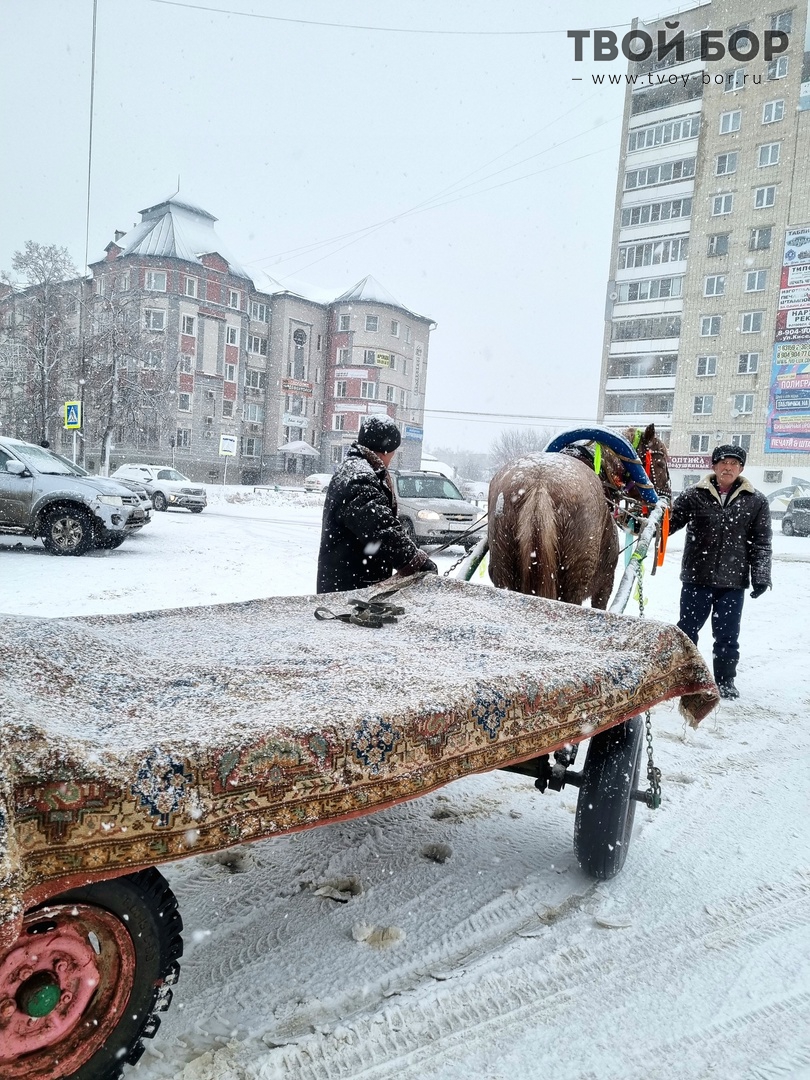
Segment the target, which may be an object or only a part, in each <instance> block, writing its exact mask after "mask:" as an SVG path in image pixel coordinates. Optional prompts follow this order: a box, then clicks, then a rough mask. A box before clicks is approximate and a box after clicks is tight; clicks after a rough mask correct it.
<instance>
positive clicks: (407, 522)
mask: <svg viewBox="0 0 810 1080" xmlns="http://www.w3.org/2000/svg"><path fill="white" fill-rule="evenodd" d="M392 475H393V477H394V481H395V483H396V489H397V504H398V507H397V513H398V515H399V520H400V521H401V522H402V525H403V528H404V529H405V531H406V532H407V533H408V535H409V536H410V537H411V539H413V540H414V541H415V542H416V543H417V544H445V543H448V542H449V543H453V542H455V543H458V544H463V545H464V546H465V547H473V546H474V545H475V544H476V543H477V542H478V540H479V539H480V538H481V535H482V534H481V532H468V530H470V529H472V527H473V526H474V525H475V524H476V523H477V522H478V521H479V520H480V519H481V518H482V517H483V516H484V515H483V512H482V511H481V510H479V509H478V507H477V506H474V505H473V504H472V503H471V502H467V500H466V499H465V498H464V496H463V495H462V494H461V492H460V491H459V490H458V488H457V487H456V485H455V484H454V483H453V481H452V480H448V479H447V477H446V476H444V475H443V474H442V473H439V472H425V471H421V470H413V471H408V470H404V469H403V470H399V471H398V472H396V473H393V474H392Z"/></svg>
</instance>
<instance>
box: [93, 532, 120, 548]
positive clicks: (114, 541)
mask: <svg viewBox="0 0 810 1080" xmlns="http://www.w3.org/2000/svg"><path fill="white" fill-rule="evenodd" d="M126 538H127V534H126V533H113V534H112V535H111V536H105V537H103V538H102V539H101V540H97V541H96V547H97V548H99V549H100V550H101V551H115V549H116V548H120V547H121V545H122V544H123V542H124V541H125V540H126Z"/></svg>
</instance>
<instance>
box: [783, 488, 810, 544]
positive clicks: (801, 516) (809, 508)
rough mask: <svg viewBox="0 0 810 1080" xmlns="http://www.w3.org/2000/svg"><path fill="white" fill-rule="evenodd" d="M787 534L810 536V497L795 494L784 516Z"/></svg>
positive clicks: (784, 531)
mask: <svg viewBox="0 0 810 1080" xmlns="http://www.w3.org/2000/svg"><path fill="white" fill-rule="evenodd" d="M782 532H783V533H784V534H785V536H810V497H808V496H807V495H794V496H793V498H792V499H791V500H790V502H789V503H788V504H787V510H785V514H784V517H783V518H782Z"/></svg>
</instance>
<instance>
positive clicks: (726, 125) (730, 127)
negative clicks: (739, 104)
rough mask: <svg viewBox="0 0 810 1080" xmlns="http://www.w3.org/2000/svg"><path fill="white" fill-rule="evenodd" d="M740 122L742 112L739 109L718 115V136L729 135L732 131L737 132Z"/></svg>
mask: <svg viewBox="0 0 810 1080" xmlns="http://www.w3.org/2000/svg"><path fill="white" fill-rule="evenodd" d="M741 121H742V111H741V110H740V109H734V110H733V112H724V113H720V134H721V135H730V134H731V132H732V131H739V130H740V123H741Z"/></svg>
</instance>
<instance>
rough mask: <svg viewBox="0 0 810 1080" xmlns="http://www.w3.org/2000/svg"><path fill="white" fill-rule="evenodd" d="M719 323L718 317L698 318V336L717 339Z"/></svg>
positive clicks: (703, 316) (706, 316)
mask: <svg viewBox="0 0 810 1080" xmlns="http://www.w3.org/2000/svg"><path fill="white" fill-rule="evenodd" d="M721 321H722V320H721V317H720V316H719V315H702V316H701V318H700V336H701V337H717V336H718V335H719V333H720V323H721Z"/></svg>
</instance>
